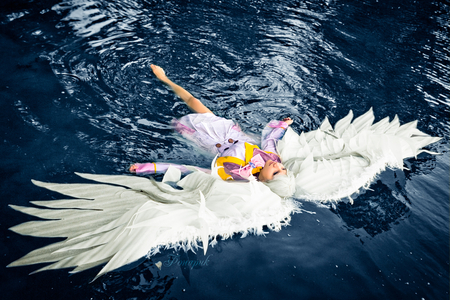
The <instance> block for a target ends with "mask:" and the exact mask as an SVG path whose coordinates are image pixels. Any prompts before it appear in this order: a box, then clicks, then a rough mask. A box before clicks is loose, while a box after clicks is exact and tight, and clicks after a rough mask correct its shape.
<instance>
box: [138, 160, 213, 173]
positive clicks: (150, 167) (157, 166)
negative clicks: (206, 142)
mask: <svg viewBox="0 0 450 300" xmlns="http://www.w3.org/2000/svg"><path fill="white" fill-rule="evenodd" d="M170 166H172V167H175V168H177V169H178V170H180V171H181V173H183V174H186V173H189V172H192V170H190V169H188V168H186V167H185V166H183V165H176V164H170V163H143V164H139V163H136V164H133V165H131V166H130V168H129V171H130V172H131V173H134V174H136V175H141V176H142V175H152V174H164V173H166V171H167V169H169V167H170ZM195 168H196V169H197V170H199V171H202V172H204V173H211V170H207V169H203V168H199V167H195Z"/></svg>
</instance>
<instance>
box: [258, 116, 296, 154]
mask: <svg viewBox="0 0 450 300" xmlns="http://www.w3.org/2000/svg"><path fill="white" fill-rule="evenodd" d="M293 122H294V121H293V120H292V119H291V118H284V119H283V121H270V123H269V124H267V125H266V127H265V128H264V130H263V132H262V137H261V149H262V150H264V151H268V152H272V153H276V154H278V153H277V142H278V141H279V140H281V139H282V138H283V136H284V133H285V132H286V129H287V128H288V127H289V125H291V124H292V123H293Z"/></svg>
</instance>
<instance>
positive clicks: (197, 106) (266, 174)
mask: <svg viewBox="0 0 450 300" xmlns="http://www.w3.org/2000/svg"><path fill="white" fill-rule="evenodd" d="M150 67H151V69H152V71H153V74H155V76H156V78H158V79H159V80H161V81H162V82H164V83H165V84H167V85H168V86H169V87H170V88H171V89H172V90H173V92H174V93H175V94H176V95H177V96H178V97H180V98H181V100H183V101H184V103H186V105H187V106H188V107H189V108H190V109H191V110H192V111H194V112H196V113H199V114H204V113H211V114H213V112H212V111H211V110H209V109H208V108H207V107H206V106H205V105H204V104H203V103H202V102H201V101H200V100H198V99H197V98H195V97H194V96H192V95H191V93H189V92H188V91H186V90H185V89H184V88H182V87H181V86H179V85H177V84H175V83H173V82H172V81H171V80H170V79H169V78H168V77H167V76H166V72H164V70H163V68H161V67H159V66H156V65H150ZM283 121H284V122H286V124H288V125H291V124H292V123H293V122H294V121H293V120H292V119H291V118H284V119H283ZM136 168H137V167H136V166H135V165H132V166H131V167H130V172H132V173H135V172H136ZM286 173H287V171H286V168H285V167H284V166H283V165H282V164H281V163H278V162H275V161H272V160H268V161H266V163H265V165H264V167H263V168H262V170H261V172H260V173H259V177H258V180H259V181H263V182H264V181H268V180H272V179H273V177H274V176H275V175H278V174H283V175H286Z"/></svg>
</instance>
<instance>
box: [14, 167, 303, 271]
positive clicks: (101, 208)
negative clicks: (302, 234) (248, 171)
mask: <svg viewBox="0 0 450 300" xmlns="http://www.w3.org/2000/svg"><path fill="white" fill-rule="evenodd" d="M78 175H80V176H81V177H84V178H86V179H90V180H93V181H96V183H92V184H54V183H43V182H37V181H34V183H35V184H36V185H38V186H41V187H44V188H46V189H49V190H52V191H55V192H58V193H60V194H63V195H66V196H70V197H73V198H75V199H71V200H52V201H33V202H32V203H33V204H35V205H37V206H39V207H21V206H15V205H11V207H12V208H14V209H16V210H18V211H21V212H23V213H26V214H30V215H33V216H36V217H39V218H42V219H45V220H44V221H31V222H27V223H23V224H20V225H17V226H14V227H12V228H11V230H12V231H15V232H17V233H20V234H23V235H31V236H37V237H66V238H67V239H66V240H64V241H61V242H58V243H54V244H51V245H49V246H46V247H43V248H40V249H37V250H34V251H32V252H30V253H29V254H27V255H25V256H24V257H22V258H21V259H19V260H17V261H15V262H13V263H11V264H10V265H9V266H22V265H31V264H38V263H51V264H50V265H47V266H45V267H43V268H41V269H39V270H37V271H36V272H38V271H43V270H49V269H60V268H74V270H73V271H72V272H79V271H82V270H85V269H88V268H92V267H94V266H97V265H101V264H106V265H105V266H104V267H103V269H102V270H101V271H100V272H99V273H98V275H97V277H98V276H101V275H102V274H104V273H106V272H109V271H111V270H115V269H117V268H120V267H122V266H124V265H126V264H129V263H132V262H134V261H136V260H138V259H140V258H142V257H143V256H146V255H148V256H151V255H153V254H155V253H157V252H158V251H159V249H160V248H161V247H163V248H175V249H178V248H183V249H184V250H185V251H188V250H196V249H197V248H198V247H200V245H199V243H200V242H201V243H202V245H203V250H204V252H205V253H206V250H207V248H208V243H209V244H210V245H214V244H215V242H216V237H217V236H220V237H222V238H224V239H226V238H229V237H231V236H233V234H234V233H242V234H243V236H245V235H246V234H248V233H253V234H263V233H264V232H263V228H264V226H268V227H269V228H270V229H272V230H280V229H281V227H282V226H283V225H287V223H288V222H289V220H290V214H291V213H292V212H295V211H299V208H298V203H295V202H294V201H292V200H285V199H281V198H280V197H278V196H277V195H276V194H274V193H272V192H271V191H270V190H269V189H268V188H267V187H266V186H265V185H263V184H261V183H259V182H256V181H252V182H225V181H223V180H221V179H218V178H215V177H213V176H211V175H209V174H206V173H203V172H199V171H196V172H193V173H191V174H189V175H188V176H186V177H185V178H183V179H182V180H179V174H177V172H176V170H170V169H169V170H168V173H167V176H165V178H164V180H163V181H178V185H179V186H180V187H181V188H182V189H176V188H173V187H171V186H170V185H168V184H166V183H164V182H156V181H154V180H149V179H147V178H139V177H135V176H107V175H92V174H78Z"/></svg>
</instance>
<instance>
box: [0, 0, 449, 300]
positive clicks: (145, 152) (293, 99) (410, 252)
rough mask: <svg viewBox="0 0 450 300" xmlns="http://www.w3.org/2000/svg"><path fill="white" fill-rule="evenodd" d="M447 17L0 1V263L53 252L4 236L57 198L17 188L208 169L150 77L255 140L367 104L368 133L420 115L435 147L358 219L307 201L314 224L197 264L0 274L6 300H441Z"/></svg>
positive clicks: (297, 5) (374, 197)
mask: <svg viewBox="0 0 450 300" xmlns="http://www.w3.org/2000/svg"><path fill="white" fill-rule="evenodd" d="M449 10H450V7H449V4H448V1H413V0H393V1H387V0H373V1H369V0H365V1H350V0H345V1H333V0H317V1H287V0H279V1H263V0H260V1H256V0H255V1H233V0H230V1H206V0H203V1H201V0H196V1H194V0H193V1H156V0H155V1H151V0H147V1H145V0H135V1H132V0H121V1H113V0H109V1H106V0H71V1H56V0H43V1H32V0H30V1H25V0H19V1H13V0H4V1H2V3H1V4H0V43H1V48H0V53H1V56H0V62H1V64H0V73H1V77H0V78H1V79H0V97H1V98H0V99H1V100H0V101H1V102H0V103H1V110H0V114H1V119H0V128H1V131H0V132H1V135H2V138H1V142H2V147H1V148H0V151H1V154H2V156H3V159H2V160H1V162H0V171H1V176H2V180H1V187H2V196H3V197H2V208H1V211H0V214H1V215H0V217H1V219H0V220H1V221H0V223H1V225H2V235H1V243H0V247H1V249H2V254H3V255H2V258H1V261H2V266H6V265H7V264H8V263H10V262H11V261H13V260H15V259H17V258H19V257H20V256H22V255H24V254H26V253H27V252H28V251H30V250H32V249H34V248H36V247H40V246H42V245H45V244H48V243H49V242H51V241H50V240H48V239H35V238H30V237H22V236H19V235H17V234H14V233H12V232H10V231H8V230H7V228H9V227H11V226H13V225H16V224H18V223H21V222H24V221H27V220H30V219H31V217H28V216H24V215H21V214H19V213H17V212H15V211H13V210H12V209H10V208H8V207H7V204H16V205H27V204H28V202H29V201H31V200H37V199H55V198H57V197H58V195H55V194H52V193H50V192H48V191H45V190H42V189H39V188H37V187H35V186H33V185H32V184H31V182H30V179H38V180H41V181H53V182H75V181H79V179H78V178H76V176H75V175H73V173H74V172H91V173H102V174H123V173H125V171H126V168H127V167H128V165H129V164H130V163H132V162H137V161H141V162H142V161H155V160H157V161H175V162H182V163H189V164H196V165H199V166H203V167H208V166H209V164H210V159H211V158H210V157H206V156H204V154H201V153H198V152H197V151H195V148H194V147H193V146H191V145H188V144H186V143H185V142H184V141H182V140H181V139H179V138H178V137H177V136H175V135H174V134H173V133H172V132H171V130H170V127H169V124H170V121H171V120H172V119H173V118H174V117H180V116H182V115H184V114H186V113H188V112H189V110H188V109H187V108H186V106H185V105H183V104H181V103H180V101H178V100H177V99H176V98H175V97H174V95H173V94H172V93H171V92H169V91H168V90H167V89H166V88H165V87H164V86H163V85H162V84H161V83H160V82H158V81H157V80H156V79H155V78H154V77H153V75H152V74H151V71H150V69H149V65H150V64H151V63H154V64H158V65H160V66H162V67H163V68H164V69H165V70H166V72H167V74H168V75H169V77H170V78H171V79H172V80H174V81H175V82H177V83H179V84H180V85H182V86H183V87H185V88H186V89H188V90H189V91H190V92H191V93H192V94H194V95H195V96H196V97H197V98H200V99H202V101H203V102H204V103H205V104H206V105H207V106H208V107H209V108H210V109H211V110H212V111H214V112H216V113H217V114H218V115H221V116H224V117H227V118H232V119H234V120H236V121H237V122H238V123H239V124H240V125H241V127H242V128H243V130H244V131H246V132H248V133H250V134H254V135H259V134H260V132H261V130H262V128H263V126H264V125H265V123H266V122H268V121H270V120H271V119H273V118H281V117H284V116H290V117H292V118H293V119H294V121H295V123H294V125H293V128H294V129H295V130H297V131H302V130H304V131H308V130H312V129H315V128H317V126H318V125H319V124H320V122H321V121H322V120H323V118H324V117H325V116H327V117H328V118H329V119H330V121H331V122H332V123H333V122H335V121H337V120H338V119H340V118H342V117H344V116H345V115H346V114H347V113H348V110H350V109H352V110H353V111H354V113H355V115H359V114H362V113H363V112H365V111H367V110H368V109H369V108H370V107H373V108H374V111H375V115H376V118H377V119H378V120H379V119H381V118H383V117H385V116H389V117H391V118H392V117H394V116H395V114H397V115H398V116H399V118H400V120H401V121H402V123H405V122H409V121H412V120H416V119H417V120H419V125H418V126H419V129H421V130H423V131H424V132H426V133H428V134H431V135H434V136H440V137H443V139H442V140H441V141H440V142H438V143H436V144H433V145H431V146H430V149H431V150H433V151H437V152H440V153H442V155H440V156H430V155H420V156H419V157H418V158H417V160H414V159H409V160H407V161H405V165H406V166H407V168H408V169H409V170H407V171H404V172H403V171H398V170H388V171H386V172H384V173H383V174H382V175H381V176H380V177H379V178H378V179H377V180H376V181H375V182H374V183H373V184H372V186H371V190H369V191H367V192H365V193H363V194H361V195H360V196H359V197H358V198H356V199H355V204H354V205H350V204H348V203H346V202H342V203H339V204H337V205H334V206H318V205H316V204H313V203H308V202H305V203H303V208H305V209H306V210H308V211H310V212H313V214H308V213H303V214H297V215H294V216H293V218H292V222H291V226H289V227H287V228H285V229H283V230H282V231H281V232H278V233H273V232H272V233H269V234H268V235H266V236H265V237H256V236H251V237H246V238H244V239H240V238H239V236H236V238H234V239H232V240H227V241H223V242H219V244H218V245H217V246H216V247H215V248H213V249H210V250H209V251H208V254H207V256H203V255H202V254H200V253H199V254H195V253H174V252H172V251H166V252H163V253H162V254H161V255H159V256H157V257H155V258H152V259H151V260H143V262H142V263H141V264H135V265H133V266H130V267H129V268H128V269H127V270H122V271H120V272H114V273H111V274H108V275H106V276H103V277H102V278H100V279H99V280H97V281H95V282H93V283H90V281H91V280H92V278H93V277H94V276H95V274H96V273H97V272H98V270H97V269H94V270H90V271H85V272H83V273H80V274H76V275H72V276H69V275H68V274H67V270H62V271H53V272H46V273H39V274H36V275H28V273H29V272H30V271H32V270H34V268H33V267H23V268H12V269H7V268H5V267H2V272H1V290H2V293H3V296H4V297H5V298H4V299H447V298H448V297H449V295H448V291H449V180H450V178H449V153H448V149H449V147H448V146H449V125H450V122H449V113H450V97H449V91H450V83H449V76H448V75H449V47H448V45H449V27H448V26H449V25H448V24H449V23H448V22H449ZM177 259H178V260H179V261H183V260H184V261H186V260H193V261H199V262H203V265H202V266H196V267H195V268H192V269H191V268H189V267H185V266H184V267H183V266H180V265H179V264H177V263H176V260H177ZM157 261H161V262H165V263H166V264H165V265H163V267H162V269H161V270H158V268H157V267H155V264H154V263H155V262H157ZM174 261H175V262H174ZM170 262H172V263H170ZM3 296H2V297H3Z"/></svg>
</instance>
